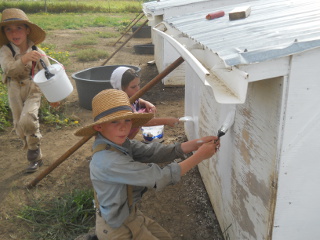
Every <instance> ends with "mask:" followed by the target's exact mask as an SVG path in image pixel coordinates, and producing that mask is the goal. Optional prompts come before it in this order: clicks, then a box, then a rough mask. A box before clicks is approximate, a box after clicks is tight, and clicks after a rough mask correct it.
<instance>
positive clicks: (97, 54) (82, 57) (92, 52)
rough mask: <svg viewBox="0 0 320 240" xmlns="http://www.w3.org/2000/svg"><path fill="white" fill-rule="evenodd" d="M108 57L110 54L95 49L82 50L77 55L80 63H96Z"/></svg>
mask: <svg viewBox="0 0 320 240" xmlns="http://www.w3.org/2000/svg"><path fill="white" fill-rule="evenodd" d="M108 56H109V54H108V53H107V52H101V51H100V50H98V49H95V48H88V49H82V50H80V51H78V52H77V53H76V57H77V60H78V61H79V62H89V61H96V60H99V59H103V58H107V57H108Z"/></svg>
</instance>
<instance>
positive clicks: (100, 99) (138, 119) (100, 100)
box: [75, 89, 153, 136]
mask: <svg viewBox="0 0 320 240" xmlns="http://www.w3.org/2000/svg"><path fill="white" fill-rule="evenodd" d="M92 115H93V118H94V123H92V124H89V125H87V126H85V127H83V128H81V129H79V130H77V131H76V132H75V135H76V136H91V135H93V134H94V133H95V132H96V130H94V129H93V126H94V125H97V124H100V123H105V122H112V121H116V120H121V119H131V120H132V127H138V126H143V124H145V123H147V122H148V121H149V120H150V119H151V118H153V114H152V113H136V112H133V110H132V108H131V105H130V102H129V98H128V95H127V94H126V93H125V92H124V91H122V90H117V89H107V90H103V91H101V92H100V93H98V94H97V95H96V96H95V97H94V98H93V99H92Z"/></svg>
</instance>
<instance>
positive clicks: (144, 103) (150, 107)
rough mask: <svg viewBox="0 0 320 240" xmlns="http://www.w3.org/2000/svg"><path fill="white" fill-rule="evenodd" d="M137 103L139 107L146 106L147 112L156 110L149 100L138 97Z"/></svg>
mask: <svg viewBox="0 0 320 240" xmlns="http://www.w3.org/2000/svg"><path fill="white" fill-rule="evenodd" d="M139 104H140V106H141V107H144V108H146V109H147V112H148V113H155V112H156V111H157V109H156V107H155V106H154V105H153V104H152V103H151V102H149V101H146V100H144V99H142V98H139Z"/></svg>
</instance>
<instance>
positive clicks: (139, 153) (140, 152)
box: [131, 140, 184, 163]
mask: <svg viewBox="0 0 320 240" xmlns="http://www.w3.org/2000/svg"><path fill="white" fill-rule="evenodd" d="M131 149H132V157H133V159H134V160H135V161H139V162H143V163H161V162H170V161H173V160H175V159H177V158H184V153H183V152H182V149H181V143H175V144H169V145H165V144H162V143H156V142H155V143H149V144H145V143H142V142H140V141H136V140H132V141H131Z"/></svg>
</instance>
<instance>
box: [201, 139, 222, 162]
mask: <svg viewBox="0 0 320 240" xmlns="http://www.w3.org/2000/svg"><path fill="white" fill-rule="evenodd" d="M219 147H220V140H218V138H217V137H216V138H215V139H214V140H212V141H210V142H204V143H202V144H201V146H200V147H199V148H198V150H197V152H196V154H197V157H199V158H200V159H207V158H210V157H212V156H213V155H214V154H215V153H216V152H217V150H218V149H219Z"/></svg>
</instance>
